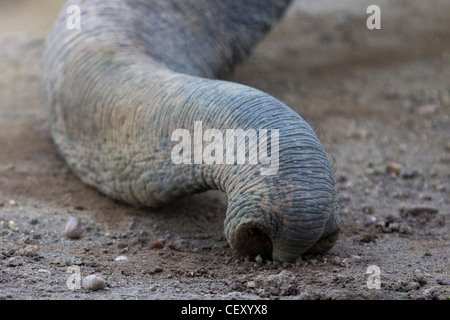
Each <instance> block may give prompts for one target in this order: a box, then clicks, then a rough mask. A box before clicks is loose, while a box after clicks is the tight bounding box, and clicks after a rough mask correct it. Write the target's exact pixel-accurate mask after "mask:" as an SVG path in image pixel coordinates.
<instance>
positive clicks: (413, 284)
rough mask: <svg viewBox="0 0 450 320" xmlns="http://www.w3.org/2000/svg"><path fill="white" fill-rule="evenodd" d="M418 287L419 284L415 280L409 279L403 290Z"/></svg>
mask: <svg viewBox="0 0 450 320" xmlns="http://www.w3.org/2000/svg"><path fill="white" fill-rule="evenodd" d="M419 288H420V284H419V283H417V282H415V281H411V282H410V283H408V284H407V285H406V286H405V290H406V291H412V290H417V289H419Z"/></svg>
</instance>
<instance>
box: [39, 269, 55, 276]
mask: <svg viewBox="0 0 450 320" xmlns="http://www.w3.org/2000/svg"><path fill="white" fill-rule="evenodd" d="M38 272H39V273H47V274H48V275H49V276H51V275H52V273H51V272H50V271H49V270H47V269H39V270H38Z"/></svg>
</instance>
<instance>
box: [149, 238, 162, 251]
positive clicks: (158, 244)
mask: <svg viewBox="0 0 450 320" xmlns="http://www.w3.org/2000/svg"><path fill="white" fill-rule="evenodd" d="M148 246H149V248H150V249H156V250H159V249H162V248H164V242H163V241H162V240H156V241H153V242H150V243H149V245H148Z"/></svg>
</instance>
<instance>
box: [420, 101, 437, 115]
mask: <svg viewBox="0 0 450 320" xmlns="http://www.w3.org/2000/svg"><path fill="white" fill-rule="evenodd" d="M437 109H438V105H436V104H431V103H430V104H425V105H423V106H420V107H418V108H417V113H418V114H420V115H427V114H433V113H435V112H436V110H437Z"/></svg>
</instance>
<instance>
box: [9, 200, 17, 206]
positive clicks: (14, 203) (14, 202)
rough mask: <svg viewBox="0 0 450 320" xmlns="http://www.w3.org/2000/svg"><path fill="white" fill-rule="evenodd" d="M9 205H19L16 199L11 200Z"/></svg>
mask: <svg viewBox="0 0 450 320" xmlns="http://www.w3.org/2000/svg"><path fill="white" fill-rule="evenodd" d="M9 205H10V206H15V205H17V202H16V201H14V200H9Z"/></svg>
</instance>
